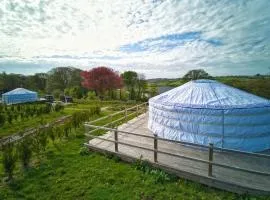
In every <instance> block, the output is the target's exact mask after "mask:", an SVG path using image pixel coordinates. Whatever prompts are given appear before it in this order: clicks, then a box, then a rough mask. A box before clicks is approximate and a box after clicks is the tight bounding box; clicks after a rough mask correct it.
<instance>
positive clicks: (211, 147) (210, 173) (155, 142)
mask: <svg viewBox="0 0 270 200" xmlns="http://www.w3.org/2000/svg"><path fill="white" fill-rule="evenodd" d="M142 105H145V104H141V106H142ZM130 109H132V108H130ZM136 111H137V112H138V109H136ZM121 112H122V111H121ZM123 112H125V111H123ZM103 119H104V118H103ZM99 120H101V119H99ZM96 121H98V120H95V121H93V122H96ZM116 121H118V120H116ZM93 122H91V123H86V124H85V127H86V128H94V130H92V131H89V132H87V133H86V136H88V137H90V138H96V139H100V140H103V141H107V142H112V143H114V146H115V148H114V151H115V152H118V145H119V144H121V145H125V146H129V147H133V148H138V149H142V150H147V151H151V152H153V160H154V162H155V163H157V162H158V155H159V154H165V155H169V156H173V157H178V158H182V159H187V160H191V161H196V162H201V163H205V164H207V165H208V174H207V175H208V176H209V177H212V176H213V167H215V166H218V167H222V168H227V169H231V170H235V171H242V172H247V173H252V174H256V175H263V176H270V173H269V172H266V171H259V170H254V169H247V168H243V167H238V166H231V165H228V164H224V163H218V162H215V160H214V156H213V154H214V152H215V151H218V152H220V151H222V152H231V153H237V154H244V155H250V156H256V157H261V158H267V159H270V155H267V154H259V153H251V152H242V151H238V150H232V149H225V148H219V147H215V146H214V145H213V144H209V146H208V147H207V146H204V145H200V144H193V143H188V142H182V141H174V140H169V139H165V138H159V137H157V136H155V135H154V136H151V135H141V134H138V133H132V132H127V131H122V130H118V129H116V128H109V127H106V126H108V124H106V125H104V126H97V125H93V124H92V123H93ZM100 129H102V130H105V131H110V132H113V134H114V140H112V139H108V138H103V137H99V136H95V135H91V133H93V132H94V131H96V130H100ZM121 133H123V134H129V135H133V136H138V137H144V138H150V139H152V140H153V148H148V147H142V146H138V145H135V144H130V143H125V142H120V141H119V140H118V135H119V134H121ZM158 141H166V142H171V143H178V144H182V145H189V146H193V147H200V148H204V149H207V150H208V159H200V158H195V157H191V156H186V155H179V154H174V153H171V152H166V151H161V150H159V149H158ZM85 145H86V146H89V145H88V144H85Z"/></svg>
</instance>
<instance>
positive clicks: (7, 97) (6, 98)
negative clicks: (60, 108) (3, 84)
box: [2, 88, 38, 104]
mask: <svg viewBox="0 0 270 200" xmlns="http://www.w3.org/2000/svg"><path fill="white" fill-rule="evenodd" d="M2 101H3V103H5V104H17V103H25V102H34V101H38V95H37V92H34V91H30V90H27V89H24V88H17V89H14V90H11V91H9V92H6V93H4V94H2Z"/></svg>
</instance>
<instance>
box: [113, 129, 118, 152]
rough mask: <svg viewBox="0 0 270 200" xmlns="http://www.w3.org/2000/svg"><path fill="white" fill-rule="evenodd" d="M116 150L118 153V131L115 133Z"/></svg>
mask: <svg viewBox="0 0 270 200" xmlns="http://www.w3.org/2000/svg"><path fill="white" fill-rule="evenodd" d="M114 150H115V152H118V132H117V129H116V130H115V131H114Z"/></svg>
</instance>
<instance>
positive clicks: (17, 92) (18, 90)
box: [3, 88, 36, 95]
mask: <svg viewBox="0 0 270 200" xmlns="http://www.w3.org/2000/svg"><path fill="white" fill-rule="evenodd" d="M21 94H36V92H33V91H31V90H27V89H24V88H16V89H14V90H11V91H9V92H6V93H4V94H3V95H21Z"/></svg>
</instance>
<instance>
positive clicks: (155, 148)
mask: <svg viewBox="0 0 270 200" xmlns="http://www.w3.org/2000/svg"><path fill="white" fill-rule="evenodd" d="M157 150H158V140H157V135H156V134H155V135H154V162H157Z"/></svg>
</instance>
